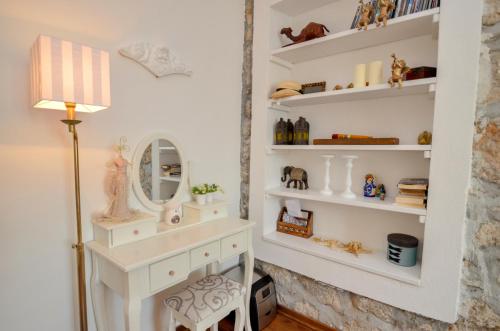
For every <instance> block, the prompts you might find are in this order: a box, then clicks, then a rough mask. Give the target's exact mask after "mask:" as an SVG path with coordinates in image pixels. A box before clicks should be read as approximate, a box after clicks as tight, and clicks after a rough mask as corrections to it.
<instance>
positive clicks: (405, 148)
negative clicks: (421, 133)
mask: <svg viewBox="0 0 500 331" xmlns="http://www.w3.org/2000/svg"><path fill="white" fill-rule="evenodd" d="M268 149H269V150H271V151H415V152H425V151H431V150H432V145H271V146H269V147H268Z"/></svg>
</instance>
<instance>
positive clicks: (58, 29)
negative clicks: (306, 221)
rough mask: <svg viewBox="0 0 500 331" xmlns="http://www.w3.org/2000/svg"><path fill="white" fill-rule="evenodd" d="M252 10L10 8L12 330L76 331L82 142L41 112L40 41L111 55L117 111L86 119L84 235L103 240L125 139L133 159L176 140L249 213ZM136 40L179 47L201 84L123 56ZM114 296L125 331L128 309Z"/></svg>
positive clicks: (6, 162)
mask: <svg viewBox="0 0 500 331" xmlns="http://www.w3.org/2000/svg"><path fill="white" fill-rule="evenodd" d="M243 13H244V1H243V0H238V1H234V0H212V1H195V0H185V1H176V0H168V1H167V0H147V1H123V0H122V1H120V0H107V1H98V0H86V1H69V0H68V1H64V0H51V1H37V0H16V1H14V0H11V1H8V0H0V45H1V46H0V212H1V215H2V217H1V218H0V261H1V263H0V284H2V285H1V286H0V329H1V330H9V331H10V330H16V331H22V330H61V331H63V330H64V331H66V330H72V329H76V326H75V316H76V315H75V314H76V310H75V304H74V302H75V292H74V291H73V287H74V278H75V274H74V258H73V251H72V250H71V248H70V247H71V243H72V242H73V239H74V236H75V229H74V199H73V191H72V190H73V182H72V178H73V177H72V175H73V173H72V169H73V168H72V158H71V157H72V156H71V140H70V136H69V135H68V132H67V131H66V128H65V127H64V125H63V124H62V123H60V122H59V119H61V118H63V117H64V115H65V114H64V113H63V112H58V111H47V110H34V109H33V108H32V107H31V106H30V103H29V100H30V98H29V50H30V47H31V45H32V43H33V41H34V40H35V38H36V37H37V35H38V34H41V33H43V34H49V35H53V36H57V37H60V38H65V39H68V40H72V41H75V42H80V43H84V44H89V45H91V46H94V47H98V48H103V49H106V50H108V51H109V52H110V54H111V84H112V86H111V88H112V90H111V92H112V107H111V109H109V110H107V111H102V112H100V113H97V114H91V115H88V114H84V115H82V116H80V119H82V120H83V124H81V125H80V127H79V130H80V131H79V132H80V139H81V180H82V208H83V210H82V215H83V221H84V238H85V240H91V239H92V229H91V225H90V219H91V214H92V213H94V212H97V211H102V210H103V209H104V208H105V207H106V203H105V201H106V200H105V195H104V193H103V183H102V182H103V178H104V175H105V164H106V162H107V161H108V160H109V159H110V157H111V156H112V152H111V146H112V145H113V143H115V142H116V141H117V140H118V139H119V137H120V136H122V135H125V136H127V138H128V141H129V144H130V146H131V153H132V152H133V149H134V147H135V145H136V144H137V142H138V141H139V140H140V139H141V138H142V137H144V136H146V135H148V134H151V133H152V132H155V131H166V132H168V133H170V134H171V135H174V136H175V137H176V138H177V139H178V140H179V141H181V143H182V147H183V148H184V150H185V153H186V154H187V157H188V158H189V159H190V161H191V162H192V169H193V176H192V177H193V178H192V179H193V182H200V181H211V182H218V183H220V184H222V185H223V186H224V187H225V190H226V192H227V193H228V194H227V195H228V197H229V200H230V202H231V211H232V213H233V214H236V213H237V210H238V201H239V141H240V94H241V62H242V39H243V38H242V37H243V18H244V15H243ZM135 41H152V42H158V43H162V44H166V45H168V46H170V47H171V48H172V49H173V50H175V51H177V53H178V54H179V55H180V56H181V57H182V59H184V61H185V62H186V63H188V64H189V65H191V67H192V69H193V72H194V74H193V76H192V77H191V78H188V77H184V76H171V77H166V78H162V79H156V78H154V77H153V76H152V75H151V74H150V73H148V72H147V71H146V70H144V69H143V68H142V67H140V66H139V65H137V64H135V63H133V62H132V61H130V60H128V59H125V58H123V57H121V56H120V55H118V54H117V50H118V48H120V47H121V46H125V45H127V44H129V43H131V42H135ZM131 153H130V154H129V156H131ZM134 203H136V202H134ZM87 266H88V267H87V273H89V271H90V265H89V264H88V263H87ZM108 299H109V300H108V301H109V302H108V305H109V307H108V309H109V311H110V312H112V315H113V316H112V317H113V319H115V320H116V321H117V322H115V323H113V324H112V329H117V330H119V329H121V328H122V327H123V323H122V321H121V319H120V318H121V316H120V313H121V301H120V300H117V299H116V298H115V297H113V296H112V295H109V296H108ZM88 301H89V322H90V327H91V329H92V330H93V329H94V322H93V315H92V310H91V308H90V298H89V299H88ZM158 301H159V300H149V301H147V302H145V303H144V307H145V309H144V311H143V314H142V319H143V329H144V330H153V329H155V326H154V323H153V320H154V315H155V314H157V313H156V311H157V309H156V308H157V306H158V304H159V303H158Z"/></svg>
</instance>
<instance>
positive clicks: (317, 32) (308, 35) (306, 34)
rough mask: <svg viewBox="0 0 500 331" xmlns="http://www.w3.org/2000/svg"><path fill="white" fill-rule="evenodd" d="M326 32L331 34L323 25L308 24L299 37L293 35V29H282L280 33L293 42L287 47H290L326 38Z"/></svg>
mask: <svg viewBox="0 0 500 331" xmlns="http://www.w3.org/2000/svg"><path fill="white" fill-rule="evenodd" d="M325 30H326V32H330V30H328V29H327V28H326V26H324V25H323V24H319V23H314V22H311V23H309V24H307V25H306V26H305V27H304V28H303V29H302V31H300V34H299V35H298V36H294V35H292V28H283V29H281V32H280V33H281V34H284V35H286V36H287V37H288V38H289V39H290V40H292V41H293V43H291V44H288V45H285V46H290V45H294V44H298V43H302V42H304V41H308V40H312V39H316V38H321V37H324V36H326V34H325Z"/></svg>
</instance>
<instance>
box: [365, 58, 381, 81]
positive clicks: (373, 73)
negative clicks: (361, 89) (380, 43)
mask: <svg viewBox="0 0 500 331" xmlns="http://www.w3.org/2000/svg"><path fill="white" fill-rule="evenodd" d="M382 79H383V78H382V61H373V62H370V63H369V64H368V82H369V83H370V86H373V85H377V84H382Z"/></svg>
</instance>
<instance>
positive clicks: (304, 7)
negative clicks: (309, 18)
mask: <svg viewBox="0 0 500 331" xmlns="http://www.w3.org/2000/svg"><path fill="white" fill-rule="evenodd" d="M337 1H338V0H307V1H304V0H274V1H273V2H272V4H271V8H272V9H274V10H277V11H279V12H281V13H283V14H286V15H288V16H297V15H299V14H303V13H305V12H308V11H310V10H313V9H316V8H320V7H323V6H325V5H328V4H330V3H333V2H337Z"/></svg>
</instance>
